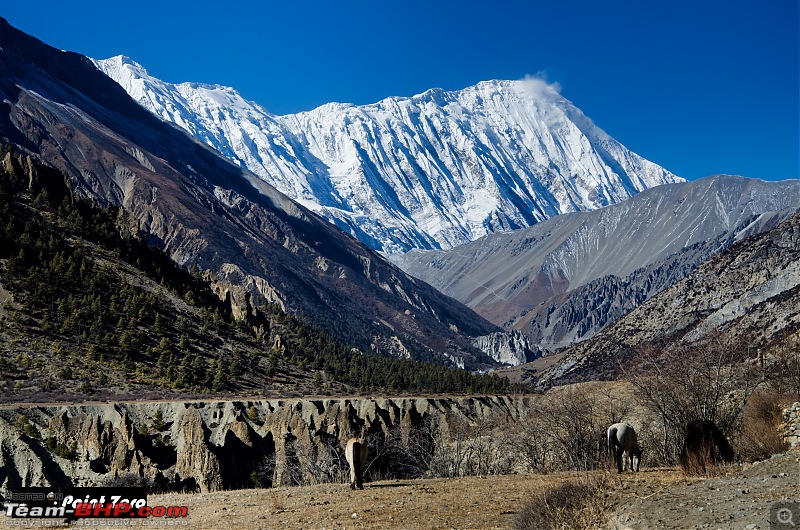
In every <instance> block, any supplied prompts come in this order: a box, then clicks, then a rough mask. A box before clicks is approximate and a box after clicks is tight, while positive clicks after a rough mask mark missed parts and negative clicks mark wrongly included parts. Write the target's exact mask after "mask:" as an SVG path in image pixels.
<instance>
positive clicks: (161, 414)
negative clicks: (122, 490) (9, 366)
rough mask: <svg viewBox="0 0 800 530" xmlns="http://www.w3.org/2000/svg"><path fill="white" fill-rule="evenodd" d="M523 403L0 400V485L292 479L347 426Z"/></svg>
mask: <svg viewBox="0 0 800 530" xmlns="http://www.w3.org/2000/svg"><path fill="white" fill-rule="evenodd" d="M527 403H528V398H511V397H472V398H466V397H464V398H395V399H392V398H378V399H320V400H263V401H211V402H188V403H181V402H154V403H116V404H111V403H108V404H87V405H61V406H37V407H14V408H11V407H10V408H4V409H0V466H2V467H0V487H2V488H3V489H7V488H8V487H12V486H45V485H54V486H88V485H98V484H102V483H105V482H108V481H110V480H113V479H115V478H117V477H119V476H120V475H128V474H133V475H135V476H137V477H141V478H143V479H146V480H149V481H151V482H152V483H153V484H154V485H156V486H157V487H160V488H170V489H192V490H196V489H199V490H201V491H214V490H220V489H230V488H241V487H252V486H255V485H258V486H271V485H291V484H297V483H301V482H303V481H311V480H313V477H312V476H310V475H312V474H313V473H314V472H315V470H314V469H311V468H310V467H309V466H304V465H303V464H304V462H305V461H306V458H305V457H307V456H308V455H310V454H314V455H317V454H321V453H324V452H325V451H330V452H334V453H336V452H337V451H342V448H343V445H344V442H345V441H346V440H347V438H349V437H351V436H353V435H364V436H370V435H374V436H373V437H374V438H376V439H386V438H387V435H388V433H389V432H390V431H393V430H396V429H399V431H400V432H402V433H404V435H405V436H407V435H408V433H409V431H410V430H412V429H413V428H414V427H417V426H423V425H430V424H431V422H434V423H436V424H437V425H439V426H443V427H444V428H445V429H447V428H448V426H449V425H451V424H453V423H454V422H457V423H458V422H461V423H464V422H466V424H472V423H474V422H475V421H479V420H482V419H488V418H490V417H499V416H505V417H511V418H517V417H518V416H519V412H520V410H522V409H523V408H525V407H526V406H527ZM20 418H22V419H20ZM378 465H379V464H378Z"/></svg>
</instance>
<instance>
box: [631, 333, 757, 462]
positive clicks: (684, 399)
mask: <svg viewBox="0 0 800 530" xmlns="http://www.w3.org/2000/svg"><path fill="white" fill-rule="evenodd" d="M743 355H744V354H743V353H742V351H741V350H740V349H739V348H738V347H737V346H736V345H732V344H723V343H721V342H720V341H719V340H717V338H716V337H711V338H709V339H707V340H705V341H703V342H698V343H694V344H692V345H690V346H687V345H682V346H678V347H674V348H671V349H669V350H657V349H656V348H650V349H648V350H646V351H644V352H642V356H643V357H644V358H645V360H644V361H643V363H642V364H641V366H640V367H639V373H638V376H637V377H634V378H632V382H633V384H634V386H635V388H636V391H637V395H638V397H639V399H640V400H641V402H642V404H643V405H644V406H645V408H647V409H648V410H650V411H651V413H652V414H653V416H655V418H657V423H658V425H659V430H660V431H661V436H660V440H659V446H660V447H659V448H660V452H661V458H662V460H663V461H664V462H665V463H667V464H673V463H675V462H676V461H677V458H678V454H679V453H680V450H681V446H682V444H683V435H684V427H685V425H686V424H687V423H689V422H690V421H692V420H698V419H700V420H711V421H713V422H714V423H716V424H717V426H718V427H719V428H720V430H722V432H723V433H728V434H730V433H734V432H737V431H738V430H739V429H740V427H741V423H742V411H743V407H744V403H746V401H747V399H748V398H749V397H750V395H751V394H752V393H753V392H754V391H755V389H756V387H757V386H758V384H759V383H760V381H761V374H760V373H758V371H757V370H754V369H753V367H752V366H751V365H749V364H747V363H742V362H741V360H742V357H743Z"/></svg>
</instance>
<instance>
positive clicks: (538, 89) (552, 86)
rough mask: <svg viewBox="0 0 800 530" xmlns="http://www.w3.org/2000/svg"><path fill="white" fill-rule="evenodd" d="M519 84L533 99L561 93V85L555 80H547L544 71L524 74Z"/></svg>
mask: <svg viewBox="0 0 800 530" xmlns="http://www.w3.org/2000/svg"><path fill="white" fill-rule="evenodd" d="M520 86H522V88H524V89H525V90H526V91H527V92H528V94H529V95H530V97H532V98H533V99H541V98H542V97H545V96H550V95H553V94H557V95H559V96H560V95H561V85H560V84H559V83H558V82H557V81H556V82H553V83H551V82H549V81H548V80H547V75H546V74H545V73H544V72H539V73H538V74H536V75H530V74H528V75H526V76H525V77H523V78H522V79H521V80H520Z"/></svg>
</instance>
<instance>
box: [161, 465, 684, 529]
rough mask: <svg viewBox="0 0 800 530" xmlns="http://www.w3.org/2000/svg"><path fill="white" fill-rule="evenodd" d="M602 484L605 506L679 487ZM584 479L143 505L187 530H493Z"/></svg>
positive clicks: (524, 478) (619, 479)
mask: <svg viewBox="0 0 800 530" xmlns="http://www.w3.org/2000/svg"><path fill="white" fill-rule="evenodd" d="M588 478H589V479H590V480H602V481H604V483H606V484H608V499H607V500H608V501H610V502H609V504H611V503H612V502H616V501H621V500H622V499H625V498H628V497H629V495H630V493H631V492H634V491H635V492H637V495H648V494H653V493H657V492H658V491H659V490H661V489H663V488H665V487H667V486H669V485H671V484H674V483H676V482H682V481H684V478H683V476H682V475H681V474H680V473H679V472H677V471H674V470H664V469H662V470H643V472H641V473H638V474H631V473H626V474H623V475H620V476H618V475H617V474H616V473H606V472H595V473H591V474H589V475H588ZM586 479H587V475H586V474H579V473H554V474H550V475H538V474H520V475H501V476H489V477H485V478H478V477H465V478H457V479H432V480H407V481H385V482H377V483H371V484H367V485H366V486H365V489H364V490H363V491H351V490H350V489H349V488H348V486H347V485H342V484H324V485H319V486H306V487H292V488H286V487H284V488H274V489H261V490H239V491H229V492H218V493H204V494H195V495H177V494H166V495H158V496H153V497H151V500H150V501H149V504H150V505H181V506H187V507H188V509H189V517H188V519H187V523H188V526H187V527H188V528H197V529H216V528H222V529H230V530H232V529H284V528H286V529H322V528H325V529H334V528H335V529H339V530H345V529H358V528H375V529H378V528H381V529H403V530H405V529H408V530H414V529H426V530H427V529H451V528H456V529H468V528H469V529H493V528H511V526H512V523H513V521H514V519H515V517H516V516H517V514H518V513H519V511H520V510H521V509H522V508H523V507H524V506H525V505H526V504H527V503H529V502H530V501H531V499H533V498H534V497H535V496H536V495H537V494H541V493H542V492H543V491H544V490H545V489H546V488H548V487H550V486H555V485H557V484H559V483H561V482H563V481H566V480H578V481H580V480H586Z"/></svg>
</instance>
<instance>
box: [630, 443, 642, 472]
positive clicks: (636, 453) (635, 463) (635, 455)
mask: <svg viewBox="0 0 800 530" xmlns="http://www.w3.org/2000/svg"><path fill="white" fill-rule="evenodd" d="M642 452H643V451H642V448H641V447H639V446H638V445H637V446H636V447H634V448H633V449H631V469H633V471H637V472H638V471H639V463H641V461H642Z"/></svg>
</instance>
